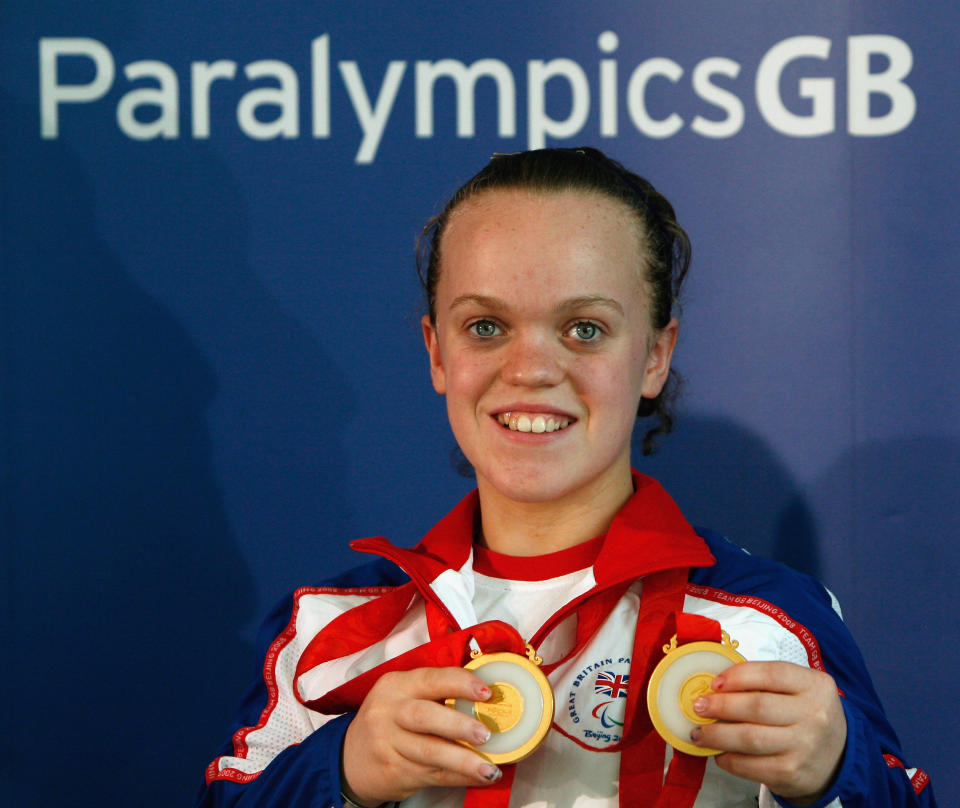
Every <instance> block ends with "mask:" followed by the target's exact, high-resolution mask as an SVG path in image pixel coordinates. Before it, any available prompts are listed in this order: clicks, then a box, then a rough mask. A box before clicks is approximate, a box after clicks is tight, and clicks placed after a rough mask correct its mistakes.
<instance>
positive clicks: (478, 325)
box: [470, 320, 500, 337]
mask: <svg viewBox="0 0 960 808" xmlns="http://www.w3.org/2000/svg"><path fill="white" fill-rule="evenodd" d="M470 329H471V330H472V331H473V333H474V334H476V335H477V336H478V337H495V336H497V335H498V334H499V333H500V328H499V327H498V326H497V324H496V323H495V322H493V320H477V321H476V322H475V323H472V324H471V325H470Z"/></svg>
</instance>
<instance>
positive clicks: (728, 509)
mask: <svg viewBox="0 0 960 808" xmlns="http://www.w3.org/2000/svg"><path fill="white" fill-rule="evenodd" d="M644 431H645V430H644V425H643V424H642V423H641V424H640V427H639V428H638V429H637V431H636V435H637V436H638V437H639V438H642V437H643V434H644ZM638 446H639V444H636V445H635V449H634V464H635V465H636V467H637V469H638V470H639V471H642V472H643V473H644V474H649V475H651V476H652V477H655V478H656V479H657V480H659V481H660V482H661V483H662V484H663V486H664V488H666V489H667V491H668V492H669V493H670V495H671V496H672V497H673V498H674V499H675V500H676V501H677V504H679V505H680V508H681V509H682V510H683V512H684V514H685V515H686V517H687V519H688V520H690V522H692V523H693V524H695V525H698V526H702V527H708V528H711V529H713V530H716V531H717V532H718V533H722V534H723V535H724V536H726V537H727V538H729V539H730V541H732V542H733V543H734V544H737V545H739V546H740V547H743V548H745V549H747V550H749V551H750V552H751V553H754V554H755V555H761V556H764V557H766V558H774V559H776V560H777V561H782V562H783V563H785V564H789V565H790V566H791V567H793V568H794V569H795V570H799V571H800V572H805V573H807V574H808V575H813V576H818V575H819V574H820V557H819V553H818V549H817V543H818V538H817V533H816V530H815V526H814V523H813V520H812V517H811V514H810V509H809V507H808V506H807V503H806V501H805V499H804V497H803V496H801V494H800V491H799V489H798V487H797V483H796V481H795V480H794V479H793V477H792V476H791V475H790V472H789V471H788V470H787V468H786V466H785V465H784V464H783V463H782V462H781V461H780V460H779V458H777V456H776V455H775V454H774V453H773V452H772V451H771V449H770V448H769V447H768V446H767V445H766V444H765V443H764V442H763V440H762V439H761V438H760V437H759V436H757V435H756V434H755V433H753V432H750V431H749V430H748V429H746V428H745V427H744V426H742V425H740V424H735V423H733V422H732V421H727V420H723V419H720V418H715V417H710V416H704V415H698V414H696V413H681V415H680V417H679V418H678V419H677V424H676V431H675V432H673V433H672V434H670V435H668V436H667V437H665V438H662V439H661V440H660V449H659V451H658V452H657V453H656V454H654V455H653V456H652V457H646V458H645V457H642V456H641V454H640V451H639V448H638Z"/></svg>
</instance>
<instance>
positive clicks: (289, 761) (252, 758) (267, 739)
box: [195, 563, 404, 808]
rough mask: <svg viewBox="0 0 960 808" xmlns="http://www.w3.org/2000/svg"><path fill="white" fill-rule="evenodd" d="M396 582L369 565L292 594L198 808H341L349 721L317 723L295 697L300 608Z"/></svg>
mask: <svg viewBox="0 0 960 808" xmlns="http://www.w3.org/2000/svg"><path fill="white" fill-rule="evenodd" d="M403 582H404V579H402V578H398V577H397V575H396V574H391V573H390V572H386V573H385V571H384V570H383V569H382V565H381V564H380V563H375V564H372V565H366V566H364V567H361V568H358V569H357V570H351V571H350V572H348V573H345V574H344V575H343V576H341V577H339V578H337V579H335V580H333V581H330V582H327V584H326V585H324V586H323V587H318V588H316V589H301V590H297V592H295V593H294V595H293V598H285V599H284V601H282V602H281V603H280V604H279V605H278V606H277V607H276V608H275V609H274V610H273V612H272V613H271V614H270V616H269V617H268V618H267V619H266V621H265V622H264V624H263V626H262V627H261V629H260V633H259V636H258V640H257V650H258V655H259V658H260V659H262V660H263V671H262V675H261V676H260V678H259V679H258V680H257V681H256V682H255V683H254V684H253V686H251V687H250V689H249V690H248V691H247V693H246V695H245V696H244V698H243V701H242V702H241V705H240V709H239V710H238V711H237V714H236V716H235V718H234V720H233V722H232V725H231V733H230V738H229V740H227V741H226V742H225V743H224V744H223V745H222V746H221V747H220V749H219V751H218V754H217V756H216V757H215V758H214V760H213V761H212V762H211V763H210V764H209V765H208V766H207V769H206V774H205V778H204V782H203V785H202V786H201V787H200V790H199V792H198V794H197V798H196V802H195V805H196V806H197V808H228V807H230V808H232V807H233V806H236V807H237V808H248V807H252V806H256V807H257V808H273V807H274V806H277V808H280V806H283V808H328V806H333V807H334V808H341V800H340V748H341V746H342V744H343V736H344V734H345V733H346V731H347V727H348V726H349V724H350V721H351V720H352V718H353V716H354V714H353V713H346V714H344V715H341V716H335V717H326V716H320V715H319V714H317V713H314V712H312V711H310V710H308V709H307V708H306V707H304V706H303V705H302V704H301V703H300V702H299V701H298V700H297V699H296V697H295V695H294V692H293V678H294V673H295V671H296V665H297V660H298V659H299V656H300V654H301V653H302V651H303V648H304V647H305V644H306V643H307V642H309V640H310V638H309V637H300V636H298V635H297V614H298V610H299V605H300V600H301V598H302V597H304V596H305V595H310V594H314V593H316V592H317V591H318V590H329V589H332V588H336V589H338V590H342V589H345V588H346V589H349V588H358V587H372V586H378V587H380V586H388V587H392V586H396V585H399V584H401V583H403ZM318 724H319V725H318Z"/></svg>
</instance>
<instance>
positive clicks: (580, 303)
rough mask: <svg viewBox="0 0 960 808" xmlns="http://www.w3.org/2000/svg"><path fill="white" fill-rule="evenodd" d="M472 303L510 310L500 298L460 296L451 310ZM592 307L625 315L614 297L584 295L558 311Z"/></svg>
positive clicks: (565, 303) (451, 306) (568, 301)
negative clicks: (599, 307)
mask: <svg viewBox="0 0 960 808" xmlns="http://www.w3.org/2000/svg"><path fill="white" fill-rule="evenodd" d="M471 303H472V304H474V305H476V306H479V307H480V308H482V309H493V310H500V311H502V310H503V309H508V308H510V304H509V303H507V302H506V301H505V300H501V299H500V298H498V297H490V296H488V295H460V296H459V297H455V298H454V299H453V302H452V303H451V304H450V309H449V310H450V311H453V310H454V309H457V308H459V307H460V306H466V305H468V304H471ZM590 306H601V307H603V308H608V309H612V310H613V311H616V312H617V313H618V314H620V315H621V316H622V315H623V306H621V305H620V304H619V303H618V302H617V301H616V300H614V299H613V298H612V297H603V295H582V296H580V297H571V298H569V299H567V300H564V301H562V302H561V303H560V304H559V305H558V306H557V307H556V309H557V311H559V312H566V311H575V310H577V309H584V308H588V307H590Z"/></svg>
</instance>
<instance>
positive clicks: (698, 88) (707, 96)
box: [690, 56, 744, 137]
mask: <svg viewBox="0 0 960 808" xmlns="http://www.w3.org/2000/svg"><path fill="white" fill-rule="evenodd" d="M717 74H719V75H721V76H729V77H730V78H732V79H735V78H736V77H737V76H738V75H740V65H739V64H737V63H736V62H734V61H733V60H732V59H724V58H723V57H721V56H714V57H712V58H710V59H704V60H703V61H702V62H700V63H699V64H698V65H697V66H696V67H695V68H694V69H693V89H694V91H695V92H696V93H697V95H699V96H700V97H701V98H702V99H703V100H704V101H708V102H709V103H711V104H713V105H714V106H717V107H720V109H722V110H723V111H724V112H726V113H727V117H726V118H725V119H724V120H722V121H711V120H709V119H707V118H704V117H701V116H700V115H697V116H696V117H695V118H694V119H693V120H692V121H691V122H690V128H691V129H692V130H693V131H694V132H696V133H697V134H698V135H703V136H704V137H732V136H733V135H735V134H737V132H739V131H740V129H741V128H743V117H744V116H743V102H742V101H741V100H740V99H739V98H737V97H736V96H735V95H734V94H733V93H731V92H729V91H728V90H724V89H723V88H722V87H717V85H716V84H713V83H712V82H711V81H710V77H711V76H714V75H717Z"/></svg>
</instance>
